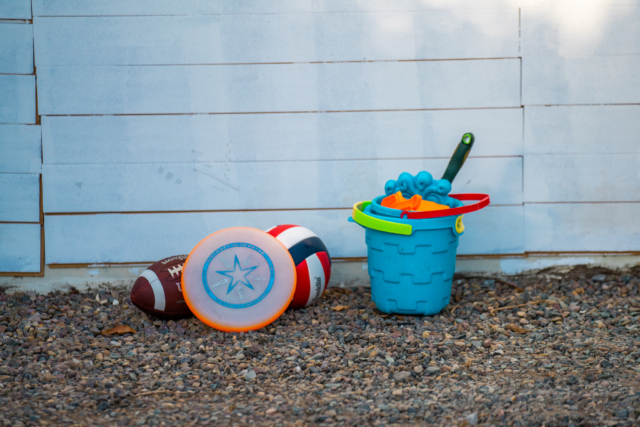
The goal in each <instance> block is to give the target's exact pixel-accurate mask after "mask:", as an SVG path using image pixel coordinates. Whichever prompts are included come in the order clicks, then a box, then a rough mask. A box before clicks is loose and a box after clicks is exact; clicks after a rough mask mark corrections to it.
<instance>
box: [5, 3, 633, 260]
mask: <svg viewBox="0 0 640 427" xmlns="http://www.w3.org/2000/svg"><path fill="white" fill-rule="evenodd" d="M3 1H4V0H3ZM25 1H26V3H30V2H29V0H25ZM25 1H19V0H11V1H7V2H4V3H2V5H0V18H2V16H3V15H2V14H4V16H5V17H6V18H8V19H16V20H26V21H16V23H17V24H15V25H13V24H4V22H5V21H2V22H3V23H0V40H2V37H3V35H4V34H7V36H5V39H6V40H10V41H11V43H8V44H7V46H9V45H10V46H11V47H7V48H4V49H3V48H2V47H1V46H0V95H4V96H0V123H23V124H27V123H30V124H32V123H35V121H36V103H35V102H31V103H29V102H27V101H25V100H31V101H34V100H35V84H34V79H35V77H34V75H33V74H34V73H33V66H34V64H33V58H35V67H36V69H37V115H38V122H39V123H41V126H42V188H43V192H42V193H43V194H42V196H43V206H42V209H43V212H44V234H45V239H44V241H45V244H46V247H45V262H46V263H47V264H88V263H126V262H137V261H153V260H157V259H159V258H161V257H164V256H169V255H175V254H177V253H186V252H188V251H189V250H190V249H191V248H192V247H193V246H194V245H195V244H196V243H197V242H198V241H199V240H200V239H201V238H203V237H204V236H206V235H207V234H209V233H211V232H214V231H216V230H218V229H220V228H223V227H229V226H233V225H246V226H253V227H258V228H267V227H270V226H273V225H276V224H279V223H297V224H300V225H304V226H307V227H309V228H311V229H313V230H314V231H316V233H317V234H318V235H320V237H321V238H323V240H324V241H325V243H326V244H327V246H328V248H329V250H330V252H331V254H332V256H334V257H362V256H366V246H365V244H364V232H363V230H361V229H359V228H358V227H357V226H356V225H354V224H351V223H348V222H347V221H346V219H347V217H348V216H349V208H350V207H351V205H352V204H353V203H355V202H357V201H360V200H368V199H371V198H372V197H375V196H376V195H379V194H381V193H382V192H383V186H384V183H385V182H386V181H387V180H388V179H391V178H396V177H397V176H398V174H399V173H400V172H403V171H408V172H412V173H416V172H418V171H420V170H425V169H426V170H429V171H431V172H432V173H434V175H436V176H439V175H440V174H442V173H443V172H444V169H445V167H446V163H447V161H448V158H449V156H450V155H451V153H452V152H453V150H454V148H455V146H456V145H457V143H458V141H459V139H460V137H461V135H462V134H463V133H464V132H467V131H472V132H474V134H475V135H476V138H477V142H476V146H475V147H474V150H473V152H472V156H471V157H470V159H469V160H468V162H467V164H466V165H465V166H464V168H463V169H462V171H461V172H460V174H459V176H458V177H457V178H456V181H455V182H454V190H455V192H486V193H489V194H491V197H492V205H491V207H489V208H487V209H485V210H483V211H481V212H478V213H474V214H470V215H467V216H466V217H465V223H466V226H467V232H466V233H465V236H464V237H463V238H462V239H461V244H460V248H459V253H460V254H467V255H489V254H523V253H527V252H580V251H607V252H618V251H620V252H622V251H640V243H639V242H640V221H638V220H637V218H638V216H639V214H640V186H639V185H638V180H639V179H640V170H639V168H638V164H640V163H639V162H638V161H639V160H640V158H639V157H640V144H639V143H638V142H637V137H636V135H638V131H639V130H640V75H639V73H638V72H637V70H638V69H640V19H639V18H640V1H634V0H627V1H625V0H619V1H614V0H611V1H607V0H584V1H580V2H578V1H573V0H561V1H551V0H520V1H511V0H476V1H470V0H468V1H464V0H394V1H389V0H369V1H362V0H295V1H294V0H285V1H275V0H250V1H236V0H215V1H214V0H212V1H207V2H202V1H199V0H138V1H135V2H131V1H128V0H93V1H84V0H33V4H32V5H31V6H32V9H33V15H34V17H33V21H32V24H31V23H30V21H29V19H31V16H30V14H31V7H29V8H27V7H26V6H24V4H25ZM27 12H28V15H29V16H27V15H26V14H27ZM18 24H19V25H18ZM9 25H13V28H9V29H7V28H4V27H7V26H9ZM17 28H19V29H17ZM9 30H15V31H13V32H10V31H9ZM17 51H25V52H32V54H30V56H29V55H27V56H28V57H27V56H19V55H17V54H16V53H15V52H17ZM4 58H7V59H4ZM29 58H31V59H30V61H31V62H29ZM3 59H4V60H3ZM3 67H4V68H3ZM3 79H4V80H3ZM7 88H8V89H7ZM5 92H6V93H5ZM3 103H4V104H3ZM9 126H11V128H10V129H11V132H13V134H14V135H17V132H26V133H25V136H15V137H6V136H4V137H3V134H4V135H10V133H7V132H8V131H5V130H4V129H5V128H6V129H9ZM35 129H37V135H36V132H35ZM29 132H30V133H29ZM27 133H28V135H27ZM16 138H18V139H16ZM29 138H31V139H29ZM23 140H24V141H31V143H27V142H25V143H22V142H20V144H19V146H18V145H16V142H15V141H23ZM36 142H37V144H36ZM0 147H5V148H4V149H3V151H4V152H7V151H8V153H9V155H8V156H7V157H4V158H2V157H0V221H1V222H2V223H0V239H1V240H0V271H32V270H24V267H23V268H22V270H18V269H17V268H15V265H17V264H15V261H12V259H13V258H11V256H10V255H7V254H10V253H12V251H11V250H7V248H8V244H7V243H5V242H8V241H9V240H8V239H10V238H13V239H15V238H16V237H15V236H19V237H20V236H24V239H27V237H26V236H31V237H29V238H30V239H31V240H29V242H31V243H29V245H31V246H29V245H27V244H26V243H23V244H22V246H20V247H24V248H25V251H27V250H29V251H31V252H29V253H31V254H36V252H37V254H38V257H39V253H40V252H39V242H40V240H39V236H37V238H36V237H34V236H35V234H33V235H32V234H30V233H32V232H31V231H27V228H26V227H27V226H29V227H32V226H34V225H35V224H37V223H38V222H39V217H40V211H39V205H40V202H39V195H40V194H39V179H40V178H39V174H40V168H41V166H40V131H39V126H24V125H22V126H16V125H6V126H5V125H0ZM3 188H4V189H5V190H4V191H3ZM7 203H8V204H7ZM9 222H11V224H6V225H5V223H9ZM22 222H25V223H31V224H15V223H22ZM3 226H4V227H6V230H7V231H4V233H5V234H6V236H7V237H6V238H4V237H3V236H4V235H5V234H2V233H3V228H2V227H3ZM16 227H24V231H21V230H22V228H19V229H17V228H16ZM16 230H17V231H16ZM30 230H31V229H30ZM38 230H39V228H38ZM11 233H13V234H11ZM24 239H23V240H24ZM24 241H25V242H26V240H24ZM36 243H37V244H36ZM36 248H37V249H38V250H37V251H36ZM31 260H32V261H33V262H34V263H35V260H36V258H35V255H33V256H32V258H31ZM37 260H38V263H37V264H38V266H37V267H38V268H39V258H37ZM12 262H13V264H12ZM33 265H35V264H33ZM12 268H13V269H12ZM34 271H35V270H34Z"/></svg>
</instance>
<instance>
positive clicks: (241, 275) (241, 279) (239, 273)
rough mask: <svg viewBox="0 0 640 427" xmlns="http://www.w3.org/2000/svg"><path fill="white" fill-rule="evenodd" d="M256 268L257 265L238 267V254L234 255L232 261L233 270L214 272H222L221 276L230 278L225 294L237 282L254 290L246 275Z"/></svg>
mask: <svg viewBox="0 0 640 427" xmlns="http://www.w3.org/2000/svg"><path fill="white" fill-rule="evenodd" d="M256 268H258V266H257V265H256V266H255V267H249V268H242V267H240V261H238V255H236V256H235V260H234V262H233V270H228V271H216V273H219V274H222V275H223V276H227V277H229V278H231V283H229V288H228V289H227V294H229V292H231V291H232V290H233V289H234V288H235V287H236V286H237V285H238V283H244V285H245V286H247V287H248V288H249V289H252V290H255V289H253V286H252V285H251V283H249V279H247V275H248V274H249V273H251V272H252V271H253V270H255V269H256ZM245 272H246V273H245Z"/></svg>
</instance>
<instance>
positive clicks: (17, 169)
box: [0, 0, 42, 275]
mask: <svg viewBox="0 0 640 427" xmlns="http://www.w3.org/2000/svg"><path fill="white" fill-rule="evenodd" d="M31 22H32V21H31V0H1V1H0V275H2V274H4V273H8V272H14V273H17V274H26V275H34V274H40V273H41V271H42V268H41V261H42V259H41V253H42V247H41V242H42V224H41V215H40V173H41V169H42V167H41V166H42V154H41V142H40V139H41V138H40V126H39V125H36V120H37V117H36V77H35V72H34V63H33V58H34V56H33V53H34V50H33V25H32V23H31Z"/></svg>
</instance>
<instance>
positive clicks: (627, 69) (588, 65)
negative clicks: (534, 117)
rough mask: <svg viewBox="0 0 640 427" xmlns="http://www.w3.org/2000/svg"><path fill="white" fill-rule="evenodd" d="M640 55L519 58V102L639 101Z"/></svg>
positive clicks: (627, 102) (540, 103)
mask: <svg viewBox="0 0 640 427" xmlns="http://www.w3.org/2000/svg"><path fill="white" fill-rule="evenodd" d="M638 69H640V56H638V55H626V56H624V55H623V56H615V55H612V56H590V57H587V58H559V57H523V58H522V103H523V105H566V104H634V103H640V73H638V72H637V70H638Z"/></svg>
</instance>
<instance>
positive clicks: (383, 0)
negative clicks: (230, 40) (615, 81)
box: [33, 0, 518, 16]
mask: <svg viewBox="0 0 640 427" xmlns="http://www.w3.org/2000/svg"><path fill="white" fill-rule="evenodd" d="M500 7H506V8H517V7H518V4H514V2H513V1H510V0H474V1H473V2H469V1H468V0H394V1H388V0H367V1H358V0H320V1H318V0H287V1H281V0H249V1H246V0H245V1H237V0H218V1H201V0H136V1H130V0H92V1H90V2H88V1H85V0H33V14H34V16H132V15H137V16H140V15H142V16H144V15H243V14H244V15H246V14H276V13H335V12H396V11H413V10H437V9H468V8H473V9H481V8H500Z"/></svg>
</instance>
